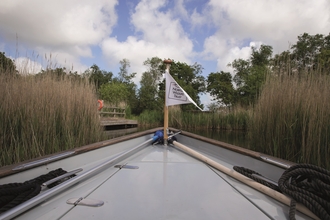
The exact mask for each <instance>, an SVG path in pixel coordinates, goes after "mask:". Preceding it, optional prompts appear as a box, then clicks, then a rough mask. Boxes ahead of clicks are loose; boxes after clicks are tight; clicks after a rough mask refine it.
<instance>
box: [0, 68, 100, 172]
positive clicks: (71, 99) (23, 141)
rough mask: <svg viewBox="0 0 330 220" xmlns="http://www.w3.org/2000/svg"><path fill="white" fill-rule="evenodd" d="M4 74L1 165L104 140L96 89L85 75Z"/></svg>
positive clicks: (0, 110)
mask: <svg viewBox="0 0 330 220" xmlns="http://www.w3.org/2000/svg"><path fill="white" fill-rule="evenodd" d="M5 75H6V74H1V76H0V94H2V97H1V99H0V146H1V149H2V154H1V156H0V166H4V165H8V164H12V163H17V162H20V161H24V160H28V159H32V158H35V157H39V156H43V155H47V154H52V153H56V152H59V151H63V150H67V149H72V148H75V147H79V146H83V145H86V144H90V143H93V142H96V141H100V140H102V139H103V136H102V135H103V134H102V129H101V127H100V123H99V116H98V114H97V102H96V100H97V97H96V95H95V88H94V87H93V86H92V85H91V84H89V83H88V82H87V81H84V80H73V79H71V78H69V77H63V78H61V79H59V78H57V79H54V78H53V77H51V76H48V75H46V76H44V77H36V76H21V77H6V76H5Z"/></svg>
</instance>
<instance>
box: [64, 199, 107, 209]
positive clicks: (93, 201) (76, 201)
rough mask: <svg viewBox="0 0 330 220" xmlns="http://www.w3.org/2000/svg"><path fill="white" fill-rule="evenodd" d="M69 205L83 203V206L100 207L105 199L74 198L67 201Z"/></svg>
mask: <svg viewBox="0 0 330 220" xmlns="http://www.w3.org/2000/svg"><path fill="white" fill-rule="evenodd" d="M66 203H67V204H69V205H83V206H90V207H100V206H102V205H103V204H104V202H103V201H101V200H97V199H84V198H82V197H80V198H72V199H68V200H67V201H66Z"/></svg>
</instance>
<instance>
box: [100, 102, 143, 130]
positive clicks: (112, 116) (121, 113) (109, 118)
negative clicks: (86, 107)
mask: <svg viewBox="0 0 330 220" xmlns="http://www.w3.org/2000/svg"><path fill="white" fill-rule="evenodd" d="M99 114H100V124H101V126H103V127H104V128H105V130H113V129H123V128H134V127H137V125H138V123H137V120H130V119H125V116H126V112H125V108H120V107H113V106H108V105H105V106H104V107H103V108H102V110H101V111H100V112H99Z"/></svg>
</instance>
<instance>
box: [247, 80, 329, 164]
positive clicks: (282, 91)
mask: <svg viewBox="0 0 330 220" xmlns="http://www.w3.org/2000/svg"><path fill="white" fill-rule="evenodd" d="M329 97H330V77H329V75H318V74H314V75H308V76H305V77H302V76H299V77H298V76H294V75H291V76H281V77H270V78H268V80H267V81H266V83H265V85H264V87H263V90H262V93H261V96H260V98H259V101H258V103H257V104H256V106H255V109H254V111H253V116H252V120H251V124H250V127H249V137H250V148H252V149H253V150H257V151H261V152H264V153H267V154H270V155H274V156H276V157H280V158H284V159H287V160H291V161H296V162H304V163H313V164H316V165H318V166H321V167H324V168H327V169H330V159H329V158H330V102H329Z"/></svg>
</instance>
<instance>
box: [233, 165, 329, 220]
mask: <svg viewBox="0 0 330 220" xmlns="http://www.w3.org/2000/svg"><path fill="white" fill-rule="evenodd" d="M234 170H235V171H237V172H239V173H241V174H243V175H245V176H247V177H249V178H251V179H253V180H255V181H257V182H259V183H261V184H263V185H266V186H268V187H270V188H272V189H274V190H277V191H279V192H281V193H284V194H286V195H288V196H290V197H291V198H292V199H291V204H290V212H289V218H290V219H295V211H296V209H295V208H296V202H298V203H301V204H303V205H305V206H306V208H308V209H309V210H310V211H311V212H313V213H314V214H315V215H316V216H318V217H319V218H320V219H325V220H327V219H329V220H330V172H329V171H328V170H326V169H323V168H321V167H318V166H315V165H311V164H298V165H294V166H291V167H290V168H289V169H287V170H286V171H285V172H284V173H283V174H282V176H281V178H280V179H279V181H278V187H277V186H276V185H274V184H272V183H269V182H267V181H264V180H262V179H259V178H258V177H256V176H253V175H252V174H257V175H259V176H262V175H261V174H259V173H257V172H255V171H252V170H249V169H247V168H244V167H237V166H234Z"/></svg>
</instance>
